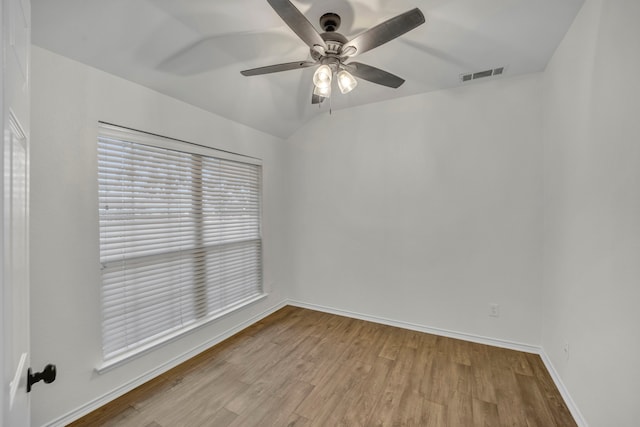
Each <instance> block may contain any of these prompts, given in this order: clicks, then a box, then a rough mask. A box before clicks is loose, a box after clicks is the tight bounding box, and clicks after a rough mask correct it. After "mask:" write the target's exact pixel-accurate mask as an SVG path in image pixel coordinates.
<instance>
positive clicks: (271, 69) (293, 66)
mask: <svg viewBox="0 0 640 427" xmlns="http://www.w3.org/2000/svg"><path fill="white" fill-rule="evenodd" d="M314 65H316V63H315V62H310V61H296V62H286V63H284V64H276V65H267V66H266V67H258V68H251V69H250V70H243V71H240V74H242V75H243V76H259V75H261V74H270V73H278V72H280V71H289V70H298V69H300V68H307V67H312V66H314Z"/></svg>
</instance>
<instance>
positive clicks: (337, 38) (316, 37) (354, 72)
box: [240, 0, 425, 104]
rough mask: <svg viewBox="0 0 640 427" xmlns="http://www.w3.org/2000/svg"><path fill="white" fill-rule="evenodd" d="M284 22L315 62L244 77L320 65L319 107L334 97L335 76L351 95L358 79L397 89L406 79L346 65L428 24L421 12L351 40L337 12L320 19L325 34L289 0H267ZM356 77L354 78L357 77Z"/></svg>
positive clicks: (273, 67) (354, 64) (315, 93)
mask: <svg viewBox="0 0 640 427" xmlns="http://www.w3.org/2000/svg"><path fill="white" fill-rule="evenodd" d="M267 2H268V3H269V4H270V5H271V7H272V8H273V9H274V10H275V11H276V13H277V14H278V15H280V17H281V18H282V20H283V21H284V22H285V23H286V24H287V25H288V26H289V28H291V29H292V30H293V32H294V33H296V35H297V36H298V37H300V39H301V40H302V41H303V42H305V44H306V45H307V46H309V53H310V55H311V58H312V60H313V61H307V60H304V61H298V62H289V63H284V64H276V65H269V66H266V67H259V68H252V69H249V70H243V71H241V72H240V73H241V74H242V75H244V76H257V75H261V74H269V73H275V72H280V71H287V70H295V69H301V68H307V67H311V66H315V65H319V67H318V68H317V69H316V71H315V72H314V74H313V85H314V87H313V93H312V97H311V103H312V104H319V103H321V102H322V101H323V100H324V99H325V98H328V97H329V96H330V95H331V83H332V80H333V75H334V74H335V76H336V80H337V81H338V88H339V89H340V92H341V93H343V94H345V93H349V92H351V91H352V90H353V89H354V88H355V87H356V86H357V85H358V81H357V80H356V78H355V77H358V78H361V79H363V80H367V81H370V82H372V83H375V84H379V85H382V86H387V87H390V88H394V89H395V88H398V87H400V86H401V85H402V84H403V83H404V80H403V79H402V78H400V77H398V76H396V75H393V74H391V73H389V72H387V71H384V70H381V69H379V68H376V67H372V66H371V65H366V64H362V63H359V62H351V63H347V62H346V61H348V60H349V59H350V58H352V57H353V56H356V55H359V54H362V53H364V52H367V51H369V50H371V49H373V48H376V47H378V46H380V45H382V44H384V43H387V42H389V41H391V40H393V39H395V38H396V37H399V36H401V35H403V34H405V33H406V32H408V31H411V30H413V29H414V28H416V27H418V26H420V25H422V24H424V23H425V19H424V15H423V14H422V12H421V11H420V9H418V8H415V9H412V10H409V11H408V12H405V13H402V14H400V15H397V16H395V17H393V18H391V19H388V20H386V21H384V22H382V23H381V24H378V25H376V26H375V27H372V28H370V29H368V30H366V31H365V32H363V33H361V34H359V35H357V36H356V37H354V38H353V39H351V40H348V39H347V38H346V37H345V36H343V35H342V34H340V33H338V32H337V31H336V30H337V29H338V28H339V27H340V21H341V19H340V16H339V15H338V14H336V13H331V12H330V13H325V14H324V15H322V16H321V17H320V26H321V27H322V28H323V29H324V31H325V32H324V33H322V34H320V33H318V31H316V29H315V28H314V27H313V25H311V23H310V22H309V21H308V20H307V18H305V16H304V15H303V14H302V13H301V12H300V11H299V10H298V9H297V8H296V7H295V6H294V5H293V4H292V3H291V2H290V1H289V0H267ZM354 76H355V77H354Z"/></svg>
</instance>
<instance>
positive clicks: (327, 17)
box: [320, 12, 340, 33]
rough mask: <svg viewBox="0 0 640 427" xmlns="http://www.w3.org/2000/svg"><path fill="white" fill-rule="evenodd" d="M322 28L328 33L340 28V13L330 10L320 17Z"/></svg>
mask: <svg viewBox="0 0 640 427" xmlns="http://www.w3.org/2000/svg"><path fill="white" fill-rule="evenodd" d="M320 28H322V29H323V30H325V31H326V32H328V33H331V32H333V31H336V30H337V29H338V28H340V15H338V14H337V13H333V12H329V13H325V14H324V15H322V16H321V17H320Z"/></svg>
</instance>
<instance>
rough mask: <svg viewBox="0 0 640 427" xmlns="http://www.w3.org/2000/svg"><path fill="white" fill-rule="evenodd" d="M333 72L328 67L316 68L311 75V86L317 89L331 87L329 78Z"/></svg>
mask: <svg viewBox="0 0 640 427" xmlns="http://www.w3.org/2000/svg"><path fill="white" fill-rule="evenodd" d="M332 76H333V72H332V71H331V68H330V67H329V66H328V65H326V64H325V65H321V66H319V67H318V69H317V70H316V72H315V73H313V84H314V85H315V86H316V87H317V88H326V87H331V78H332Z"/></svg>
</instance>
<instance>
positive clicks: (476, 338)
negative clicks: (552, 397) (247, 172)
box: [287, 300, 588, 427]
mask: <svg viewBox="0 0 640 427" xmlns="http://www.w3.org/2000/svg"><path fill="white" fill-rule="evenodd" d="M287 302H288V304H289V305H293V306H296V307H301V308H308V309H310V310H316V311H322V312H324V313H331V314H337V315H339V316H345V317H351V318H354V319H360V320H366V321H369V322H374V323H380V324H383V325H388V326H396V327H398V328H403V329H410V330H412V331H418V332H425V333H428V334H433V335H441V336H444V337H448V338H456V339H460V340H464V341H470V342H475V343H479V344H486V345H491V346H494V347H500V348H507V349H510V350H517V351H522V352H525V353H533V354H538V355H539V356H540V358H541V359H542V361H543V363H544V365H545V367H546V368H547V371H549V375H551V379H552V380H553V382H554V383H555V385H556V387H557V388H558V391H559V392H560V395H561V396H562V398H563V399H564V402H565V404H566V405H567V408H568V409H569V411H570V412H571V415H572V416H573V418H574V420H575V422H576V423H577V424H578V426H579V427H588V424H587V422H586V421H585V419H584V417H583V416H582V413H581V412H580V410H579V409H578V407H577V406H576V404H575V402H574V401H573V399H572V398H571V395H570V394H569V391H568V390H567V388H566V387H565V386H564V383H563V382H562V380H561V379H560V376H559V375H558V372H557V371H556V370H555V368H554V366H553V364H552V363H551V360H550V359H549V357H548V356H547V353H546V352H545V351H544V349H543V348H542V347H540V346H535V345H530V344H523V343H519V342H513V341H507V340H500V339H496V338H489V337H483V336H480V335H474V334H468V333H465V332H456V331H449V330H446V329H440V328H433V327H430V326H424V325H417V324H415V323H410V322H404V321H401V320H392V319H386V318H384V317H378V316H371V315H368V314H362V313H356V312H353V311H349V310H342V309H337V308H333V307H326V306H322V305H317V304H310V303H306V302H301V301H294V300H289V301H287Z"/></svg>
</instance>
